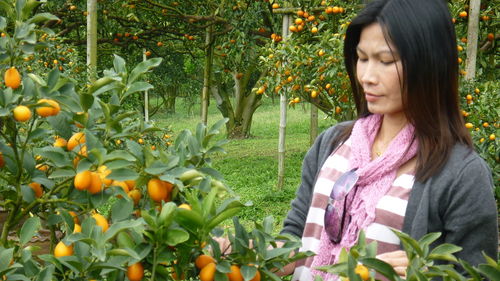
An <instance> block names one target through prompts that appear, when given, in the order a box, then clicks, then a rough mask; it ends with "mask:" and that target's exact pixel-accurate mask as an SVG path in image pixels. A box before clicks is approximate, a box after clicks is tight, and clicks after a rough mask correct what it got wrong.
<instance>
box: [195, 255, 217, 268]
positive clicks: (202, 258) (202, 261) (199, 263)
mask: <svg viewBox="0 0 500 281" xmlns="http://www.w3.org/2000/svg"><path fill="white" fill-rule="evenodd" d="M209 263H215V259H214V258H213V257H211V256H209V255H199V256H198V257H197V258H196V260H195V261H194V264H195V265H196V267H197V268H198V269H202V268H204V267H205V266H206V265H208V264H209Z"/></svg>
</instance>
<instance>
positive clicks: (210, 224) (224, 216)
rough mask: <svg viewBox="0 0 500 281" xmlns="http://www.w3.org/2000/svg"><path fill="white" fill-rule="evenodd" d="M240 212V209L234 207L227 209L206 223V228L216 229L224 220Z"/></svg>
mask: <svg viewBox="0 0 500 281" xmlns="http://www.w3.org/2000/svg"><path fill="white" fill-rule="evenodd" d="M240 210H241V207H236V208H229V209H227V210H224V211H223V212H220V213H218V214H217V215H216V216H215V217H213V218H212V219H211V220H209V221H208V225H207V228H208V229H212V228H214V227H216V226H217V225H219V224H220V223H221V222H223V221H224V220H226V219H228V218H230V217H233V216H235V215H236V214H237V213H238V212H239V211H240Z"/></svg>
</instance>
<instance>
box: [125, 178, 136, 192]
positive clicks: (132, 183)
mask: <svg viewBox="0 0 500 281" xmlns="http://www.w3.org/2000/svg"><path fill="white" fill-rule="evenodd" d="M125 183H126V184H127V186H128V189H129V190H132V189H134V188H135V180H126V181H125Z"/></svg>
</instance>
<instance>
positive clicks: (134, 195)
mask: <svg viewBox="0 0 500 281" xmlns="http://www.w3.org/2000/svg"><path fill="white" fill-rule="evenodd" d="M127 194H128V197H130V198H132V201H134V205H137V204H139V201H141V197H142V195H141V192H140V191H139V190H138V189H132V190H131V191H129V192H128V193H127Z"/></svg>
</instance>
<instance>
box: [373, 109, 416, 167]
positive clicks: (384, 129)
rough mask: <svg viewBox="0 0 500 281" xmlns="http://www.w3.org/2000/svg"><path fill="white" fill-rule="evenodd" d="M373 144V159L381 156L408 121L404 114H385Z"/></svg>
mask: <svg viewBox="0 0 500 281" xmlns="http://www.w3.org/2000/svg"><path fill="white" fill-rule="evenodd" d="M381 122H382V124H380V128H379V130H378V132H377V135H376V136H375V140H374V142H373V146H372V159H374V158H377V157H379V156H380V155H382V153H383V152H384V151H385V150H386V149H387V147H388V146H389V144H390V143H391V141H392V140H393V139H394V138H395V137H396V136H397V135H398V133H399V132H400V131H401V130H402V129H403V128H404V127H405V126H406V124H407V123H408V121H407V119H406V117H405V116H404V115H399V116H388V115H384V116H383V117H382V120H381Z"/></svg>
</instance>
